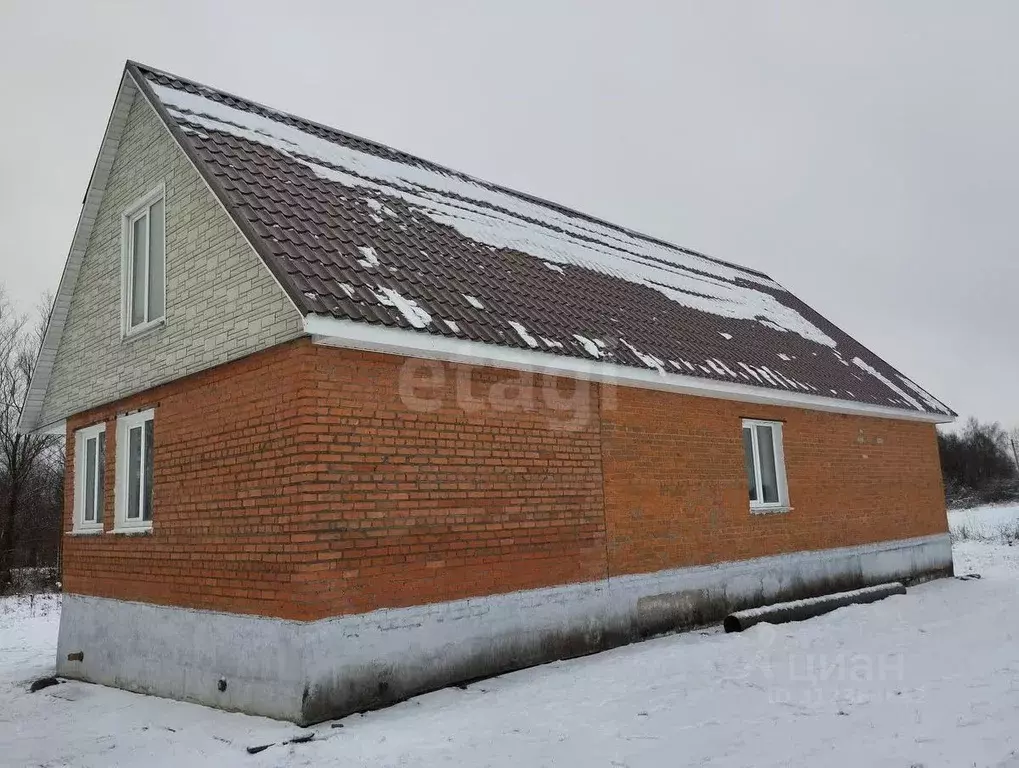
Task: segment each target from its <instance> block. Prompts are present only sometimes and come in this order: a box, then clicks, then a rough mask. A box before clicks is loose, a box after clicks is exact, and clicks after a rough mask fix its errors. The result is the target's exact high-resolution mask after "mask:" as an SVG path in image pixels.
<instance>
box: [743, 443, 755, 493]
mask: <svg viewBox="0 0 1019 768" xmlns="http://www.w3.org/2000/svg"><path fill="white" fill-rule="evenodd" d="M743 464H744V466H745V467H746V470H747V487H748V488H749V489H750V500H751V501H757V471H756V470H755V469H754V438H753V435H752V434H751V432H750V427H743Z"/></svg>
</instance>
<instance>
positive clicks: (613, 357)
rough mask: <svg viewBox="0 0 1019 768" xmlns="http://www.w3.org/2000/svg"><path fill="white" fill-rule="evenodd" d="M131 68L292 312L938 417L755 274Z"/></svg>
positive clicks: (930, 401) (928, 403) (937, 406)
mask: <svg viewBox="0 0 1019 768" xmlns="http://www.w3.org/2000/svg"><path fill="white" fill-rule="evenodd" d="M138 71H139V72H140V73H141V76H142V78H143V79H144V82H145V84H146V86H147V87H148V88H150V89H151V91H152V94H154V96H155V98H156V100H157V103H158V104H159V105H160V107H161V108H162V109H165V111H166V113H167V115H168V117H169V119H170V122H171V125H172V127H174V128H175V129H177V130H178V131H179V133H178V139H179V140H180V141H181V142H182V145H184V146H185V148H186V149H188V151H189V154H190V155H191V156H192V158H193V159H194V160H195V162H196V165H198V166H199V167H200V169H202V170H203V172H205V173H207V174H208V175H211V176H212V177H214V178H215V179H216V180H217V181H218V183H219V185H220V186H221V189H220V190H218V193H219V194H221V196H222V197H223V198H224V205H225V206H226V207H227V210H228V211H230V212H231V214H232V215H234V216H235V218H238V219H243V220H245V221H246V222H250V226H251V227H252V228H253V230H254V231H255V233H256V234H257V235H258V236H259V237H258V238H256V239H255V241H253V244H254V245H255V246H256V250H258V251H259V253H260V255H262V257H263V259H265V260H266V262H267V264H268V265H269V266H270V268H271V269H272V270H273V272H274V274H276V275H277V276H278V277H279V278H280V281H281V284H283V286H284V288H285V289H286V290H287V291H288V293H289V294H290V295H291V298H293V299H294V301H295V303H296V304H297V305H298V306H299V307H301V308H303V311H304V312H305V313H306V314H315V315H331V316H334V317H340V318H346V319H350V320H355V321H361V322H367V323H377V324H383V325H390V326H394V325H395V326H400V327H403V328H409V329H414V330H418V331H421V332H426V333H448V330H453V331H454V332H455V333H456V334H457V335H458V336H460V337H462V338H466V339H468V340H472V341H480V342H484V343H488V344H501V345H510V346H518V347H521V348H524V349H533V350H535V352H540V353H542V354H553V355H570V356H574V357H580V358H584V359H587V360H592V359H594V360H598V361H602V362H606V363H612V364H616V365H626V366H633V367H639V368H645V369H646V368H652V369H654V370H655V371H657V372H658V373H659V374H660V375H662V376H673V377H674V376H680V375H683V376H695V377H703V378H714V379H718V380H723V381H726V382H732V381H733V380H737V379H742V380H743V382H746V383H749V384H751V385H753V386H755V387H757V386H759V387H767V388H771V389H777V390H785V391H801V392H809V393H818V394H819V395H824V394H825V393H827V392H829V391H831V392H833V393H834V395H833V396H834V397H836V398H838V399H845V396H842V395H839V394H838V393H839V392H848V391H850V390H852V391H854V392H856V393H857V394H856V395H855V396H852V397H855V398H856V399H857V400H860V401H864V402H869V403H872V404H877V405H882V406H885V407H888V403H889V402H892V403H894V406H893V407H897V408H903V407H904V408H910V409H916V410H918V411H923V412H925V413H937V414H950V413H951V412H950V411H949V410H948V409H947V408H946V407H945V406H944V404H942V403H940V401H938V400H936V399H935V398H933V397H932V396H931V395H929V394H928V393H926V392H925V391H924V390H922V389H920V388H919V387H917V385H915V384H913V383H912V382H911V381H910V380H909V379H907V378H905V377H904V376H902V375H901V374H900V373H899V372H898V371H896V370H895V369H894V368H892V367H891V366H889V365H888V364H887V363H884V362H883V361H882V360H880V358H878V357H876V356H875V355H873V354H872V353H871V352H869V351H868V350H867V349H866V348H864V347H863V346H862V345H860V344H859V343H858V342H856V341H855V340H853V339H852V338H851V337H849V336H848V335H846V334H845V333H844V332H842V331H840V330H839V329H838V328H836V327H835V326H834V325H832V324H831V323H830V322H828V321H827V320H825V319H824V318H823V317H821V316H820V315H819V314H817V313H816V312H815V311H814V310H812V309H811V308H810V307H808V306H807V305H806V304H804V303H803V302H801V301H799V300H798V299H797V298H796V297H794V296H793V295H792V294H790V293H789V292H788V291H786V290H785V289H784V288H782V286H781V285H779V284H778V283H776V282H774V281H773V280H771V279H770V278H768V277H767V276H765V275H763V274H761V273H759V272H756V271H754V270H751V269H746V268H743V267H739V266H736V265H733V264H728V263H725V262H722V261H719V260H717V259H713V258H710V257H707V256H704V255H702V254H699V253H696V252H694V251H691V250H687V249H684V248H678V247H675V246H672V245H669V244H667V243H664V242H662V241H659V240H657V239H654V238H650V237H646V236H643V235H639V234H637V233H634V232H632V231H630V230H627V229H624V228H621V227H617V226H614V225H611V224H608V223H606V222H603V221H599V220H597V219H594V218H591V217H589V216H586V215H584V214H581V213H578V212H576V211H571V210H569V209H567V208H565V207H563V206H560V205H557V204H554V203H548V202H546V201H542V200H539V199H537V198H534V197H531V196H529V195H525V194H521V193H518V192H513V191H511V190H507V189H504V188H501V187H498V186H496V185H493V184H490V183H487V182H484V181H481V180H478V179H475V178H472V177H470V176H467V175H465V174H462V173H458V172H456V171H452V170H449V169H447V168H443V167H440V166H438V165H435V164H433V163H429V162H427V161H424V160H421V159H419V158H415V157H412V156H410V155H407V154H405V153H402V152H399V151H397V150H394V149H392V148H389V147H385V146H382V145H379V144H375V143H373V142H370V141H367V140H365V139H360V138H358V137H354V136H350V135H349V134H345V133H342V132H340V131H336V130H334V129H331V128H327V127H325V126H321V125H317V124H315V123H311V122H308V121H305V120H302V119H300V118H297V117H294V116H292V115H287V114H285V113H281V112H277V111H275V110H271V109H269V108H267V107H263V106H261V105H258V104H255V103H252V102H248V101H245V100H243V99H240V98H237V97H235V96H231V95H229V94H225V93H222V92H220V91H216V90H214V89H211V88H208V87H206V86H200V85H198V84H195V83H190V82H188V81H184V80H181V79H179V78H176V77H174V76H172V75H168V74H166V73H162V72H157V71H154V70H148V69H145V68H139V70H138ZM564 266H569V267H570V268H569V269H563V267H564ZM464 302H466V303H467V306H465V304H464ZM433 317H436V318H443V319H444V322H443V323H441V324H440V323H433V322H432V318H433ZM447 318H448V319H447ZM718 318H725V324H724V325H722V327H723V328H725V329H726V330H724V331H723V330H718V328H719V322H718ZM507 325H508V326H509V327H511V328H513V330H514V331H515V333H514V334H507V333H506V332H505V329H506V327H507ZM539 339H540V340H542V341H543V342H545V343H544V344H541V343H539ZM560 339H561V340H563V341H554V342H553V341H550V340H560ZM847 359H852V360H853V361H854V362H855V363H856V365H855V366H850V364H849V363H848V362H847ZM690 360H693V361H703V362H695V363H693V364H692V363H691V362H689V361H690ZM776 360H778V361H780V363H781V368H779V367H776V364H775V361H776ZM666 361H668V362H669V365H670V366H671V369H675V370H674V371H673V370H670V368H667V367H666ZM677 361H679V362H677ZM857 361H858V362H857ZM896 380H899V381H901V382H902V383H903V386H901V387H900V386H899V385H897V384H895V383H894V382H895V381H896ZM907 390H910V391H912V392H913V393H914V395H915V396H914V395H911V394H909V392H908V391H907ZM825 396H826V395H825Z"/></svg>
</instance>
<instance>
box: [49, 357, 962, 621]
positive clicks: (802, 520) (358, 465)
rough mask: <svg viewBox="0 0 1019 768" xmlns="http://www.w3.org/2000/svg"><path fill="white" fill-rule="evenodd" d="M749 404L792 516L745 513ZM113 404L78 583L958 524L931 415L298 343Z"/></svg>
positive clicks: (313, 590) (613, 561) (287, 611)
mask: <svg viewBox="0 0 1019 768" xmlns="http://www.w3.org/2000/svg"><path fill="white" fill-rule="evenodd" d="M147 407H155V409H156V412H155V413H156V415H155V433H156V440H155V446H156V447H155V482H154V522H153V530H152V533H151V534H147V535H134V536H127V535H123V534H115V533H112V531H111V530H110V529H112V512H111V510H112V509H113V503H114V500H113V483H112V478H113V472H114V455H115V445H114V439H115V417H116V415H117V414H118V413H123V412H126V411H128V410H135V409H141V408H147ZM744 417H753V418H764V419H779V420H782V421H784V422H785V435H784V438H785V457H786V468H787V475H788V484H789V495H790V501H791V506H792V510H791V511H789V512H785V513H779V514H771V515H751V514H750V512H749V509H748V502H747V492H746V488H745V479H744V470H743V454H742V443H741V431H740V430H741V419H742V418H744ZM101 419H109V420H110V421H109V422H108V429H107V441H108V450H107V478H108V480H107V484H106V485H107V491H106V499H107V505H106V509H107V516H106V527H107V531H106V532H105V533H103V534H101V535H96V536H72V535H67V536H65V548H64V585H65V588H66V589H67V590H69V591H71V592H77V593H81V594H93V595H100V596H108V597H118V598H124V599H139V600H147V601H151V602H156V603H164V604H172V605H187V606H195V607H202V608H213V609H219V610H226V611H234V612H245V613H258V614H263V615H272V616H280V617H284V618H293V619H312V618H321V617H325V616H333V615H340V614H344V613H354V612H362V611H367V610H371V609H373V608H379V607H396V606H406V605H414V604H418V603H427V602H435V601H442V600H450V599H456V598H462V597H469V596H473V595H483V594H489V593H493V592H507V591H511V590H517V589H527V588H534V587H542V586H552V585H555V584H562V583H571V582H580V581H590V580H595V579H599V578H604V577H605V576H607V575H618V574H626V573H639V572H650V571H655V570H660V569H664V568H672V567H679V566H687V565H695V564H703V563H710V562H717V561H721V560H733V559H740V558H747V557H754V556H759V555H767V554H775V553H780V552H788V551H795V550H803V549H817V548H825V547H837V546H848V545H854V544H863V543H867V542H876V541H882V540H888V539H901V538H907V537H912V536H919V535H924V534H931V533H941V532H944V531H945V530H946V519H945V511H944V504H943V501H942V495H941V492H942V491H941V480H940V469H939V465H938V454H937V445H936V439H935V433H934V428H933V427H932V426H930V425H919V424H912V423H906V422H899V421H890V420H885V419H870V418H859V417H850V416H840V415H833V414H826V413H819V412H813V411H804V410H798V409H785V408H775V407H767V406H752V405H747V404H741V403H730V402H726V401H721V400H710V399H705V398H695V397H687V396H681V395H675V394H667V393H662V392H654V391H649V390H637V389H626V388H619V389H616V390H615V391H614V392H607V391H602V389H601V388H600V387H598V386H597V385H587V384H584V383H576V382H572V381H568V380H561V379H549V378H542V377H528V376H525V375H521V374H517V373H513V372H508V371H495V370H490V369H481V368H476V369H473V370H472V369H470V368H468V367H464V366H455V365H451V364H438V363H436V364H426V363H422V362H420V361H411V362H409V363H408V362H407V361H405V360H403V359H402V358H398V357H393V356H386V355H377V354H371V353H361V352H355V351H348V350H339V349H332V348H327V347H316V346H314V345H312V344H311V343H310V342H309V341H308V340H305V339H302V340H297V341H293V342H290V343H287V344H283V345H280V346H277V347H275V348H273V349H270V350H268V351H265V352H262V353H258V354H255V355H252V356H250V357H247V358H244V359H243V360H240V361H236V362H232V363H229V364H227V365H224V366H220V367H218V368H215V369H212V370H209V371H205V372H202V373H199V374H196V375H193V376H191V377H188V378H186V379H181V380H179V381H175V382H172V383H170V384H167V385H164V386H161V387H158V388H155V389H153V390H149V391H147V392H145V393H142V394H140V395H137V396H133V397H131V398H127V399H125V400H122V401H119V402H116V403H113V404H111V405H109V406H105V407H103V408H99V409H94V410H92V411H90V412H86V413H82V414H79V415H77V416H75V417H74V418H73V419H71V420H70V421H69V425H68V438H69V439H73V432H74V430H75V429H78V428H80V427H84V426H88V425H90V424H94V423H96V422H98V421H99V420H101ZM69 445H73V443H69ZM71 454H73V451H69V459H70V461H72V462H73V457H72V456H71ZM69 470H71V471H69V472H68V486H67V499H68V507H67V511H66V520H65V523H66V530H70V529H71V522H72V521H71V515H72V501H71V500H72V498H73V493H72V485H71V478H72V477H73V467H69Z"/></svg>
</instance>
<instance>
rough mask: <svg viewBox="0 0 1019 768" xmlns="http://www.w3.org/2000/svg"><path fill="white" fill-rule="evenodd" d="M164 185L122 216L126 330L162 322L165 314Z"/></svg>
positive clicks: (129, 331) (135, 330)
mask: <svg viewBox="0 0 1019 768" xmlns="http://www.w3.org/2000/svg"><path fill="white" fill-rule="evenodd" d="M163 199H164V193H163V188H162V187H160V188H159V189H157V190H154V191H153V192H151V193H149V194H148V195H146V196H145V197H144V198H143V199H142V200H140V201H138V202H137V203H135V204H134V205H133V206H131V207H130V208H129V209H128V210H127V211H126V212H125V213H124V216H123V227H122V236H123V247H122V251H123V264H122V269H121V284H122V286H123V317H124V324H123V332H124V335H125V336H128V335H131V334H135V333H139V332H141V331H144V330H147V329H149V328H152V327H155V326H158V325H160V324H162V322H163V319H164V316H165V314H166V217H165V206H164V202H163Z"/></svg>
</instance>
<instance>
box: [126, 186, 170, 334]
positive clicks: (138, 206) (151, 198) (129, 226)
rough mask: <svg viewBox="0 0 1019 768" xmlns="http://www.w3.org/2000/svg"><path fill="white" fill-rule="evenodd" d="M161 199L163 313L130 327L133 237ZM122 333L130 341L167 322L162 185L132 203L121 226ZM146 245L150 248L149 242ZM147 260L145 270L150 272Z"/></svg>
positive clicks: (163, 188) (164, 220) (164, 215)
mask: <svg viewBox="0 0 1019 768" xmlns="http://www.w3.org/2000/svg"><path fill="white" fill-rule="evenodd" d="M160 200H162V201H163V314H162V315H160V316H159V317H150V318H149V319H148V320H147V321H145V322H143V323H140V324H138V325H135V326H133V327H132V325H131V302H132V300H133V296H132V295H131V291H132V290H133V286H134V280H133V278H134V274H133V272H134V259H133V258H132V253H131V249H132V238H133V237H134V223H135V221H137V220H138V219H140V218H141V217H142V216H147V215H148V214H149V209H150V208H151V207H152V206H153V205H154V204H155V203H157V202H159V201H160ZM120 243H121V246H120V332H121V338H122V339H127V338H129V337H132V336H137V335H139V334H142V333H146V332H147V331H151V330H153V329H155V328H158V327H160V326H162V325H164V324H165V323H166V263H167V258H166V185H165V184H160V185H159V186H158V187H156V188H155V189H153V190H152V191H151V192H149V193H148V194H147V195H145V196H144V197H141V198H139V199H138V200H136V201H135V202H134V203H132V204H131V205H130V206H129V207H128V208H127V210H126V211H124V213H123V214H122V215H121V227H120ZM146 245H149V248H150V251H151V245H150V244H149V243H148V240H146ZM148 264H149V262H148V260H146V262H145V267H146V269H148ZM148 284H149V280H148V274H146V275H145V286H146V302H147V301H148V294H147V291H148ZM146 314H148V307H146Z"/></svg>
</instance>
